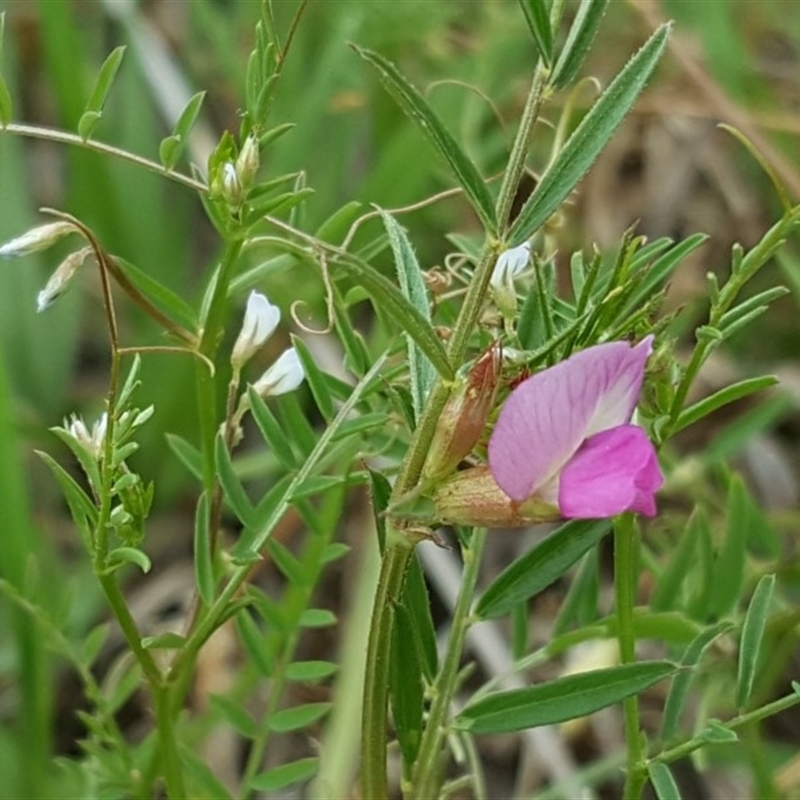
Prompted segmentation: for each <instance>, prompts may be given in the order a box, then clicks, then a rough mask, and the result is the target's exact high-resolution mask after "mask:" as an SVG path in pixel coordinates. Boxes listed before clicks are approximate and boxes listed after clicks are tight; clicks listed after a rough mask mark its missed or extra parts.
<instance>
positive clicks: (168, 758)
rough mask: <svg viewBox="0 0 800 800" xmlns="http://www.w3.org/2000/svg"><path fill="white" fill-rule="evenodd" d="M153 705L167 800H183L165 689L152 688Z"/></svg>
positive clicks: (179, 769)
mask: <svg viewBox="0 0 800 800" xmlns="http://www.w3.org/2000/svg"><path fill="white" fill-rule="evenodd" d="M153 705H154V706H155V714H156V725H157V726H158V743H159V751H160V758H161V766H162V771H163V774H164V783H165V785H166V790H167V797H168V798H169V800H183V798H185V797H186V789H185V788H184V784H183V770H182V769H181V761H180V755H179V754H178V743H177V740H176V739H175V729H174V726H173V711H172V706H171V703H170V695H169V691H168V690H167V687H165V686H159V687H157V688H155V687H154V690H153Z"/></svg>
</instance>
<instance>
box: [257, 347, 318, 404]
mask: <svg viewBox="0 0 800 800" xmlns="http://www.w3.org/2000/svg"><path fill="white" fill-rule="evenodd" d="M304 377H305V375H304V373H303V365H302V364H301V363H300V356H298V355H297V350H295V349H294V347H290V348H289V349H288V350H284V352H283V353H281V355H280V356H279V358H278V360H277V361H276V362H275V363H274V364H273V365H272V366H271V367H270V368H269V369H268V370H267V371H266V372H265V373H264V374H263V375H262V376H261V377H260V378H259V379H258V380H257V381H256V382H255V383H254V384H253V388H254V389H255V390H256V392H258V394H260V395H261V396H262V397H269V396H272V397H274V396H275V395H278V394H285V393H286V392H291V391H294V390H295V389H296V388H297V387H298V386H299V385H300V384H301V383H302V382H303V378H304Z"/></svg>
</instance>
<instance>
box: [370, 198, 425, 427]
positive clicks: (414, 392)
mask: <svg viewBox="0 0 800 800" xmlns="http://www.w3.org/2000/svg"><path fill="white" fill-rule="evenodd" d="M381 217H382V218H383V225H384V227H385V228H386V233H387V235H388V236H389V244H390V245H391V247H392V253H393V254H394V264H395V269H396V270H397V280H398V282H399V283H400V291H401V292H402V293H403V295H404V296H405V298H406V299H407V300H408V302H409V303H411V305H412V306H414V308H416V309H417V311H419V313H420V314H421V315H422V317H424V319H425V320H426V321H427V322H428V323H430V319H431V312H430V304H429V300H428V290H427V288H426V287H425V281H424V280H423V279H422V269H421V268H420V266H419V262H418V261H417V257H416V255H415V254H414V248H413V247H412V246H411V242H410V241H409V240H408V237H407V236H406V232H405V231H404V230H403V228H402V227H400V225H399V224H398V222H397V220H396V219H395V218H394V217H393V216H392V215H391V214H389V213H388V212H387V211H383V210H381ZM405 336H406V342H407V345H408V371H409V375H410V377H411V397H412V398H413V400H414V416H415V417H416V419H419V417H420V415H421V414H422V408H423V406H424V404H425V398H426V397H427V396H428V392H429V391H430V389H431V387H432V386H433V382H434V380H435V377H436V373H435V370H434V368H433V365H432V364H431V362H430V361H429V360H428V359H427V358H426V357H425V354H424V353H423V352H422V350H421V349H420V348H419V346H418V345H416V344H415V343H414V341H413V340H412V339H411V338H410V337H409V336H408V334H405Z"/></svg>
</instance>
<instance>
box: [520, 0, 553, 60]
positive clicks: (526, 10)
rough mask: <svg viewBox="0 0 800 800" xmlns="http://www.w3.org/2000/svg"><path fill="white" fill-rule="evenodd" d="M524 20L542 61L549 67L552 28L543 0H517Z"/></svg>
mask: <svg viewBox="0 0 800 800" xmlns="http://www.w3.org/2000/svg"><path fill="white" fill-rule="evenodd" d="M519 4H520V6H522V12H523V14H525V20H526V22H527V23H528V27H529V28H530V29H531V33H532V34H533V40H534V41H535V42H536V47H537V48H538V49H539V55H541V57H542V61H544V63H545V64H546V65H547V66H548V67H549V66H550V64H551V63H552V62H553V29H552V28H551V27H550V14H549V13H548V10H547V3H546V2H545V0H519Z"/></svg>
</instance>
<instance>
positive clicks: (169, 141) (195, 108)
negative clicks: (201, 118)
mask: <svg viewBox="0 0 800 800" xmlns="http://www.w3.org/2000/svg"><path fill="white" fill-rule="evenodd" d="M205 96H206V93H205V92H197V94H195V95H193V96H192V97H191V98H190V99H189V102H188V103H187V104H186V106H185V107H184V109H183V111H181V115H180V117H178V121H177V122H176V123H175V128H174V130H173V131H172V135H171V136H167V138H166V139H163V140H162V141H161V145H160V147H159V149H158V152H159V156H160V158H161V163H162V164H163V165H164V169H166V170H171V169H173V167H174V166H175V165H176V164H177V163H178V159H179V158H180V156H181V152H182V151H183V146H184V145H185V144H186V141H187V140H188V138H189V134H190V133H191V132H192V128H193V127H194V123H195V121H196V120H197V115H198V114H199V113H200V106H202V105H203V99H204V98H205Z"/></svg>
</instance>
